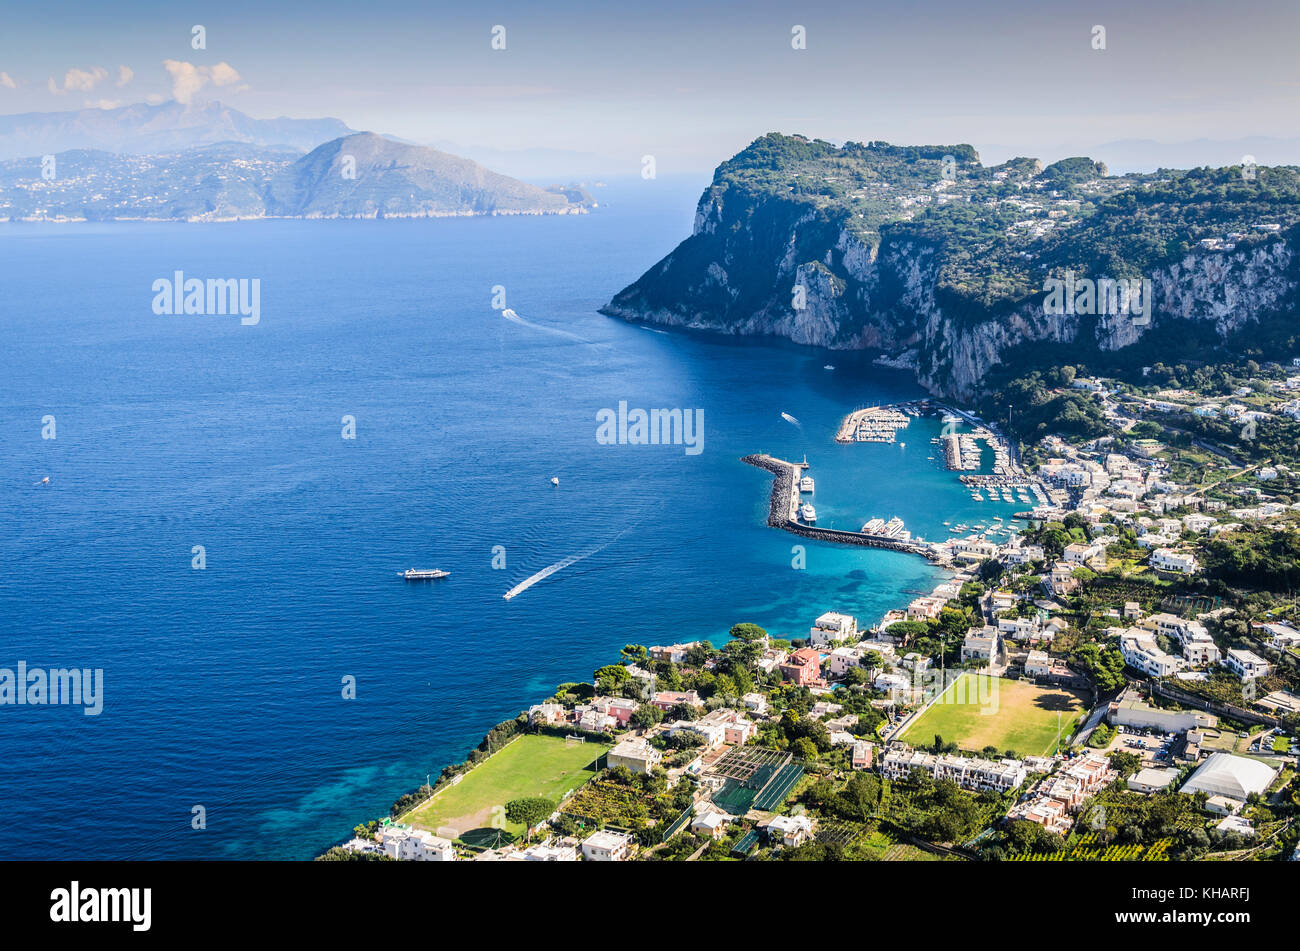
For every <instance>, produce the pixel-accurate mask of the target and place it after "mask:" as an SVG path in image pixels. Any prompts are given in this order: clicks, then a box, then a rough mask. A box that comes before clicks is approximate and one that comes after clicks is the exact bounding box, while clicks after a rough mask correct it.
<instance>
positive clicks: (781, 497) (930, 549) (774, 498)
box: [740, 453, 948, 562]
mask: <svg viewBox="0 0 1300 951" xmlns="http://www.w3.org/2000/svg"><path fill="white" fill-rule="evenodd" d="M740 461H741V462H744V463H746V464H747V465H751V466H755V467H757V468H759V469H766V470H767V471H768V472H770V473H772V475H773V479H772V495H771V499H770V502H769V505H768V515H767V524H768V525H770V526H772V527H773V528H780V529H784V530H785V531H787V532H790V533H792V534H794V535H800V536H802V537H804V538H813V539H820V540H822V541H828V542H839V543H840V544H845V545H862V546H866V547H868V548H889V549H893V550H894V551H904V552H908V553H910V554H914V555H920V556H922V557H923V558H927V559H929V560H930V561H935V562H945V561H946V560H947V557H948V555H947V551H946V549H943V548H941V547H939V546H936V545H930V544H927V543H925V542H923V541H920V540H919V539H918V540H913V539H912V538H911V535H910V533H908V532H906V531H905V530H903V528H902V525H903V522H902V519H898V518H895V519H892V520H891V521H890V522H887V523H886V522H882V525H881V531H880V533H879V534H877V533H874V532H867V531H862V532H850V531H845V530H842V529H835V528H820V527H817V526H816V525H812V524H805V523H804V522H801V521H800V520H799V518H798V513H799V511H800V507H801V503H800V501H799V479H798V478H797V477H796V474H797V473H798V472H799V471H800V470H801V469H802V466H801V465H800V464H799V463H794V462H787V461H786V460H784V459H777V458H776V457H774V456H769V455H767V454H766V453H756V454H753V455H748V456H744V457H742V458H741V460H740ZM806 464H807V463H806V461H805V463H804V465H806ZM803 504H806V503H803ZM808 507H809V508H811V506H808ZM875 521H878V520H873V521H872V522H868V523H867V524H868V525H872V524H873V523H874V522H875ZM865 527H866V526H864V528H865ZM891 529H892V530H893V531H894V532H895V534H887V532H888V531H890V530H891Z"/></svg>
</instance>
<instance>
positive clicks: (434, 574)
mask: <svg viewBox="0 0 1300 951" xmlns="http://www.w3.org/2000/svg"><path fill="white" fill-rule="evenodd" d="M449 574H451V572H450V571H443V570H442V569H440V568H407V569H406V570H405V571H403V572H402V577H403V578H405V579H406V580H407V581H435V580H437V579H438V578H445V577H447V576H448V575H449Z"/></svg>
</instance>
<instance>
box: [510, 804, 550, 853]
mask: <svg viewBox="0 0 1300 951" xmlns="http://www.w3.org/2000/svg"><path fill="white" fill-rule="evenodd" d="M554 811H555V803H554V802H552V801H551V800H550V799H546V798H543V797H541V796H529V797H526V798H523V799H511V800H510V801H509V802H508V803H506V818H507V819H509V820H510V821H511V822H518V823H519V824H520V825H522V826H523V827H524V829H525V830H527V838H528V841H530V842H531V841H532V837H533V826H535V825H537V824H538V823H539V822H541V821H542V820H543V819H545V818H546V817H547V816H549V815H550V814H551V813H553V812H554Z"/></svg>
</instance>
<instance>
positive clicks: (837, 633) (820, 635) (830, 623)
mask: <svg viewBox="0 0 1300 951" xmlns="http://www.w3.org/2000/svg"><path fill="white" fill-rule="evenodd" d="M857 636H858V620H857V618H854V617H850V616H849V615H847V614H840V613H839V612H838V611H827V612H826V613H825V614H823V615H822V616H821V617H819V618H817V620H816V622H814V624H813V627H812V629H811V630H810V631H809V632H808V642H809V643H810V644H811V645H812V646H813V647H825V646H826V645H827V644H829V643H830V642H831V641H843V640H853V639H856V638H857Z"/></svg>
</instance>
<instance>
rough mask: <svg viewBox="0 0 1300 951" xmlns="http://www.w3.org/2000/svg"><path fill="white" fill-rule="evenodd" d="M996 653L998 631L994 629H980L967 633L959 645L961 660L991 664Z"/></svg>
mask: <svg viewBox="0 0 1300 951" xmlns="http://www.w3.org/2000/svg"><path fill="white" fill-rule="evenodd" d="M997 653H998V631H997V628H995V627H982V628H980V629H979V630H978V631H969V632H967V634H966V637H965V639H964V640H963V641H962V643H961V659H962V660H963V661H967V660H987V661H989V662H992V660H993V658H994V657H996V656H997Z"/></svg>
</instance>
